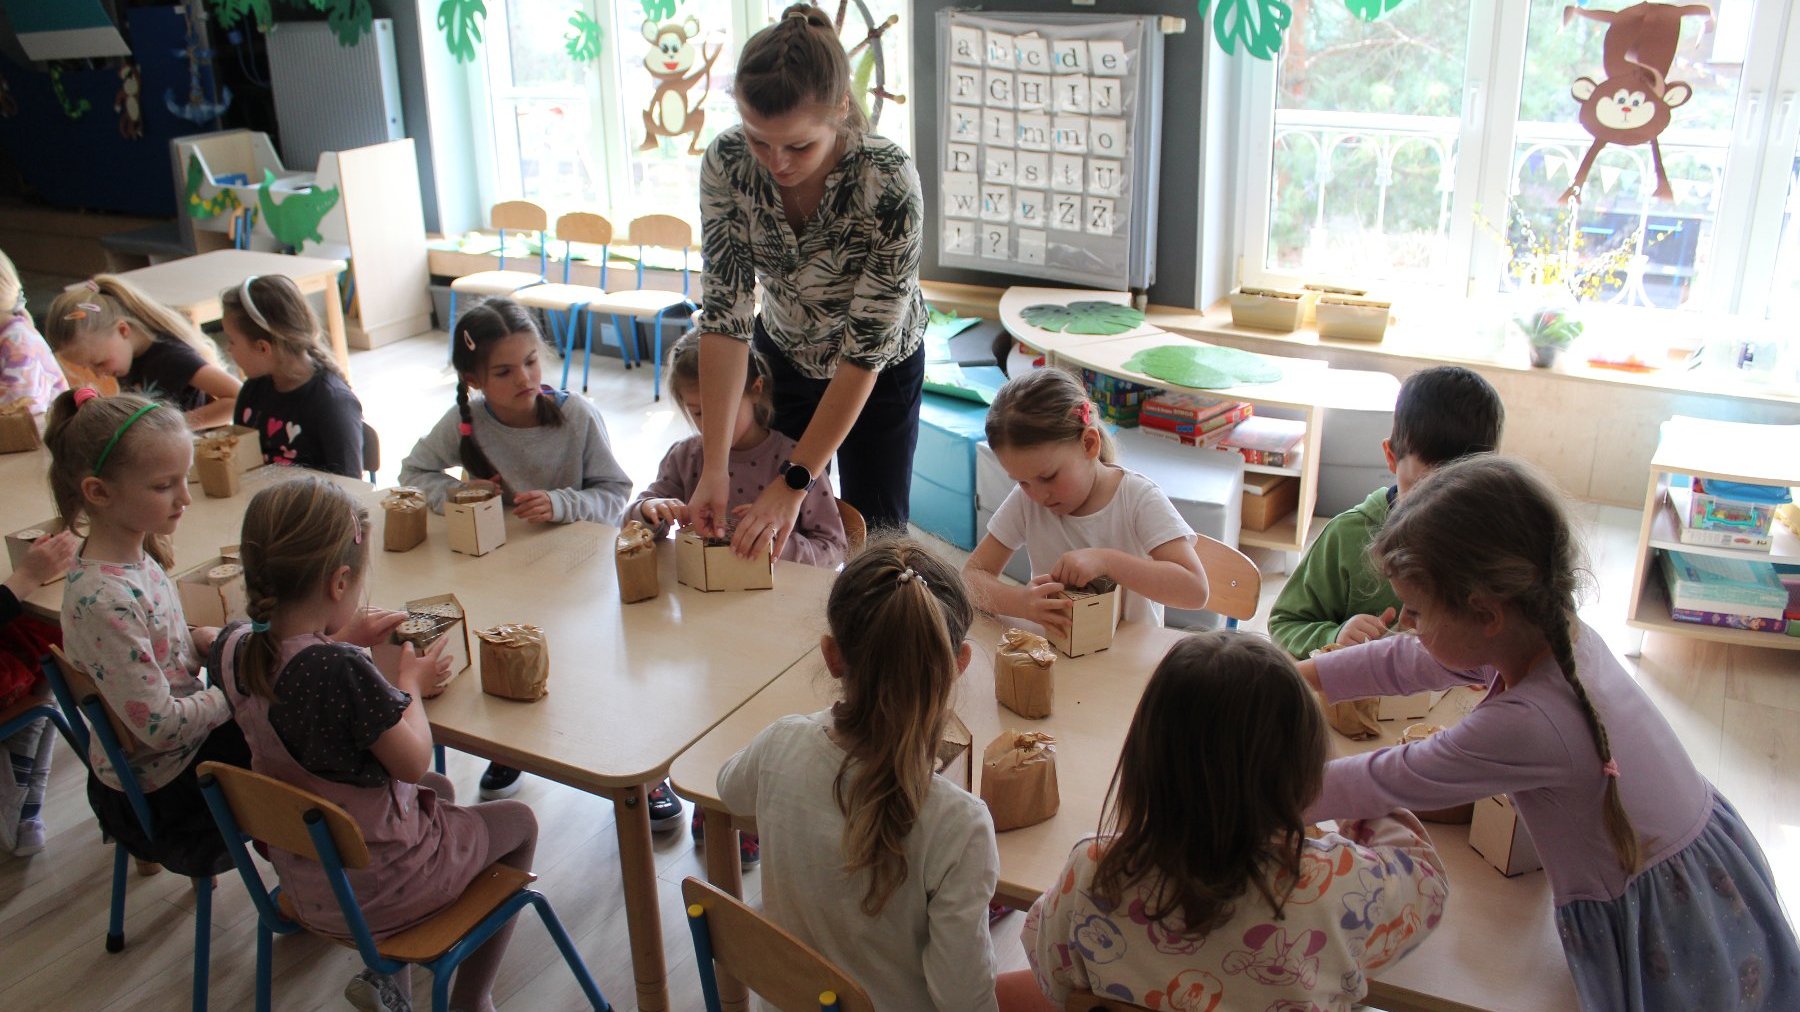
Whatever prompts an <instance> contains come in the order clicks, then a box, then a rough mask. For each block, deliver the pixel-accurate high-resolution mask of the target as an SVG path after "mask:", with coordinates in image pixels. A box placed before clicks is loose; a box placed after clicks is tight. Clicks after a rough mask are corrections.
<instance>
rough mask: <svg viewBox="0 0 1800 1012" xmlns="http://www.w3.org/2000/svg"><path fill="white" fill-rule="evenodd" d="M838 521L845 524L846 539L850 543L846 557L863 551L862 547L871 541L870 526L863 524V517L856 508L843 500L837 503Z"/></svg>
mask: <svg viewBox="0 0 1800 1012" xmlns="http://www.w3.org/2000/svg"><path fill="white" fill-rule="evenodd" d="M837 508H838V519H839V520H841V521H843V524H844V539H845V540H846V541H848V542H849V543H850V549H849V551H847V552H845V553H844V554H845V555H846V556H850V555H855V554H856V553H857V552H860V551H862V546H863V545H865V544H867V543H868V541H869V525H868V524H867V523H864V522H863V515H862V514H861V513H859V512H857V509H856V507H855V506H852V505H850V504H849V503H847V502H845V501H844V500H842V499H839V500H838V501H837Z"/></svg>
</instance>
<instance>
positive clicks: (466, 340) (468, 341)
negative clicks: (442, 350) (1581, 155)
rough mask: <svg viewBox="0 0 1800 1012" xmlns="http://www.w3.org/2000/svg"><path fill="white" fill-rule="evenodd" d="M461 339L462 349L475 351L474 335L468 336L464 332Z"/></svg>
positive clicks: (466, 332)
mask: <svg viewBox="0 0 1800 1012" xmlns="http://www.w3.org/2000/svg"><path fill="white" fill-rule="evenodd" d="M462 339H463V347H465V348H467V349H469V350H470V351H474V350H475V337H474V335H472V334H470V333H469V332H468V331H467V330H465V331H463V332H462Z"/></svg>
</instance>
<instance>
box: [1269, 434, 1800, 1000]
mask: <svg viewBox="0 0 1800 1012" xmlns="http://www.w3.org/2000/svg"><path fill="white" fill-rule="evenodd" d="M1370 551H1371V554H1372V556H1373V558H1374V560H1375V565H1376V568H1377V570H1379V571H1380V573H1381V574H1382V575H1383V576H1384V577H1386V578H1387V579H1388V580H1389V581H1391V582H1392V583H1393V585H1394V589H1395V590H1396V591H1398V592H1399V594H1400V600H1401V601H1403V602H1405V604H1404V607H1403V609H1402V612H1401V624H1402V625H1403V626H1407V627H1410V628H1413V629H1415V630H1416V631H1417V633H1418V635H1416V636H1393V637H1388V638H1387V639H1382V640H1377V641H1374V642H1371V643H1367V644H1364V645H1362V646H1357V647H1352V648H1350V649H1347V650H1339V651H1337V652H1335V653H1327V654H1322V655H1320V656H1319V658H1318V659H1317V660H1312V661H1303V662H1301V664H1300V670H1301V672H1302V674H1304V675H1305V676H1306V677H1307V679H1308V681H1310V682H1312V683H1313V684H1314V686H1315V687H1316V688H1319V689H1320V690H1321V691H1322V692H1323V693H1324V695H1325V696H1326V698H1327V699H1330V700H1332V701H1334V702H1335V701H1337V700H1341V699H1351V698H1357V697H1362V696H1374V695H1389V694H1406V693H1411V692H1418V691H1423V690H1426V689H1434V688H1436V689H1442V688H1448V687H1451V686H1456V685H1463V684H1476V685H1484V686H1486V687H1487V689H1488V693H1487V696H1486V697H1484V698H1483V699H1482V701H1481V702H1480V703H1479V704H1477V705H1476V707H1475V709H1474V710H1473V711H1472V712H1470V713H1469V715H1468V716H1467V717H1464V718H1463V719H1462V720H1461V721H1460V722H1459V723H1457V724H1455V725H1454V726H1452V727H1450V728H1449V729H1447V730H1445V731H1443V732H1441V733H1439V734H1435V735H1432V736H1431V737H1430V738H1427V739H1426V740H1424V741H1420V742H1414V743H1412V744H1409V745H1401V746H1398V747H1395V748H1389V749H1383V750H1382V751H1379V752H1372V753H1369V754H1367V755H1360V756H1354V757H1351V758H1347V759H1339V760H1336V761H1334V762H1332V763H1331V764H1330V765H1329V766H1328V767H1327V768H1326V771H1325V789H1324V793H1323V794H1322V795H1321V796H1320V797H1319V799H1318V800H1317V801H1316V802H1314V803H1313V805H1312V807H1311V808H1310V809H1309V810H1308V816H1309V817H1310V818H1359V817H1365V816H1369V815H1373V814H1377V813H1381V812H1386V811H1388V810H1390V809H1392V808H1394V807H1396V806H1406V807H1409V808H1448V807H1450V806H1452V805H1460V804H1466V803H1468V802H1471V801H1475V800H1477V799H1480V798H1485V797H1488V796H1490V795H1493V794H1500V793H1505V794H1507V795H1508V796H1509V797H1511V799H1512V802H1513V805H1514V806H1515V807H1516V808H1517V809H1518V812H1519V817H1520V818H1521V819H1524V820H1525V824H1526V826H1527V828H1529V829H1530V831H1531V838H1532V842H1533V843H1534V844H1535V845H1536V846H1537V853H1538V857H1539V858H1540V859H1542V861H1543V864H1544V873H1545V875H1546V876H1548V878H1549V880H1550V888H1551V891H1552V893H1553V895H1554V898H1555V904H1556V922H1557V928H1558V930H1559V934H1560V935H1561V937H1562V942H1563V954H1564V956H1566V957H1567V959H1568V961H1569V970H1570V972H1571V973H1572V974H1573V975H1574V978H1575V989H1576V992H1577V993H1578V994H1579V995H1580V996H1581V1003H1582V1005H1583V1006H1584V1007H1586V1008H1590V1009H1608V1010H1612V1009H1702V1008H1704V1009H1724V1008H1735V1009H1770V1010H1773V1009H1793V1008H1800V950H1797V949H1796V945H1795V939H1794V932H1793V929H1792V928H1791V927H1790V926H1789V925H1788V922H1787V919H1786V917H1784V916H1783V914H1782V910H1781V901H1780V899H1779V898H1778V897H1777V896H1776V892H1775V885H1774V881H1773V879H1772V877H1771V875H1770V872H1769V866H1768V862H1767V861H1765V860H1764V858H1763V854H1762V851H1761V849H1760V848H1758V847H1757V845H1756V841H1755V839H1754V838H1753V837H1752V836H1751V834H1750V830H1749V829H1748V827H1746V826H1745V825H1744V822H1743V820H1742V819H1740V818H1739V817H1738V814H1737V811H1736V810H1735V809H1734V808H1732V807H1731V803H1730V802H1728V801H1726V800H1725V798H1724V797H1723V796H1721V795H1720V794H1719V793H1718V791H1717V790H1716V789H1714V788H1713V786H1712V785H1711V784H1709V783H1707V781H1706V779H1705V778H1704V777H1702V776H1701V775H1700V774H1699V772H1697V771H1696V770H1695V769H1694V765H1693V763H1692V762H1690V761H1689V760H1688V757H1687V754H1686V753H1685V752H1683V751H1682V749H1681V745H1680V743H1679V742H1678V741H1677V739H1676V737H1675V734H1674V732H1673V731H1671V730H1670V728H1669V725H1668V722H1667V721H1665V720H1664V719H1663V716H1662V714H1661V713H1659V712H1658V711H1657V709H1656V706H1655V704H1653V703H1652V702H1651V701H1650V699H1649V698H1648V697H1647V696H1645V695H1644V692H1643V690H1642V689H1640V688H1639V687H1638V684H1637V682H1636V681H1634V680H1633V679H1632V677H1631V676H1630V675H1629V674H1628V673H1626V671H1625V670H1624V669H1623V668H1621V667H1620V666H1619V663H1618V661H1617V660H1615V659H1614V658H1613V655H1612V652H1611V651H1610V650H1608V649H1607V646H1606V642H1605V641H1604V640H1602V639H1601V638H1600V635H1599V634H1598V633H1596V632H1594V630H1593V629H1591V628H1589V627H1588V626H1587V625H1586V624H1585V623H1583V622H1581V621H1580V619H1578V618H1577V617H1576V615H1575V590H1576V586H1577V583H1578V576H1577V574H1578V573H1579V572H1580V571H1581V558H1580V555H1581V549H1580V546H1579V544H1578V543H1577V541H1576V537H1575V533H1574V531H1573V530H1572V529H1571V527H1570V524H1569V520H1568V518H1567V517H1566V516H1565V515H1564V514H1563V510H1562V504H1561V501H1560V497H1559V496H1558V494H1557V493H1556V492H1555V491H1554V490H1552V488H1551V487H1550V485H1549V484H1548V483H1547V482H1546V481H1545V480H1544V479H1543V478H1541V477H1539V475H1538V474H1537V472H1536V471H1535V470H1534V469H1532V468H1531V467H1529V466H1527V465H1525V464H1521V463H1518V462H1516V461H1511V460H1507V459H1505V458H1500V457H1494V456H1492V455H1488V454H1483V455H1479V456H1475V457H1470V458H1468V459H1465V460H1461V461H1457V462H1455V463H1451V464H1446V465H1444V466H1443V467H1442V468H1439V469H1438V470H1437V472H1436V473H1434V474H1433V475H1431V476H1430V477H1428V478H1426V479H1425V480H1423V481H1421V482H1420V483H1419V484H1418V485H1417V486H1415V487H1414V488H1413V489H1412V491H1411V492H1409V493H1408V494H1407V496H1406V498H1404V499H1402V500H1401V501H1400V504H1399V505H1398V506H1397V507H1395V509H1394V512H1393V515H1392V516H1390V517H1388V521H1387V524H1386V526H1385V527H1383V529H1382V531H1381V534H1380V535H1379V536H1378V537H1377V538H1376V539H1375V543H1374V545H1373V546H1372V547H1371V549H1370Z"/></svg>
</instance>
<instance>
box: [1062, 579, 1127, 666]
mask: <svg viewBox="0 0 1800 1012" xmlns="http://www.w3.org/2000/svg"><path fill="white" fill-rule="evenodd" d="M1121 593H1122V592H1121V591H1120V590H1119V585H1118V584H1116V583H1114V582H1112V581H1111V580H1108V579H1104V578H1103V579H1099V580H1095V581H1094V582H1093V583H1090V584H1088V585H1087V586H1086V587H1073V588H1070V589H1067V590H1064V591H1063V597H1066V598H1068V599H1069V601H1070V603H1071V604H1072V605H1073V607H1072V608H1071V609H1070V612H1069V633H1068V635H1066V636H1065V635H1063V634H1062V633H1059V632H1057V631H1056V630H1054V629H1051V630H1049V631H1048V632H1047V634H1046V635H1047V637H1048V639H1049V640H1050V644H1051V645H1052V646H1054V647H1056V649H1058V650H1061V651H1062V652H1063V653H1064V654H1066V655H1068V656H1070V657H1082V656H1085V655H1087V654H1092V653H1098V652H1099V651H1101V650H1105V649H1106V648H1108V647H1110V646H1112V641H1113V631H1114V630H1116V629H1117V628H1118V627H1119V599H1120V596H1121Z"/></svg>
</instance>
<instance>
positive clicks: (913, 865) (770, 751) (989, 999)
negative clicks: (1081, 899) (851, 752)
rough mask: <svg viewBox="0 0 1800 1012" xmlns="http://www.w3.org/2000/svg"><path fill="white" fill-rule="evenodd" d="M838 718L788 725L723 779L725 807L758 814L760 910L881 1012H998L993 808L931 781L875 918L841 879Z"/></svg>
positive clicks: (854, 887)
mask: <svg viewBox="0 0 1800 1012" xmlns="http://www.w3.org/2000/svg"><path fill="white" fill-rule="evenodd" d="M830 727H831V712H830V711H829V710H821V711H819V712H818V713H813V714H804V715H802V714H796V715H794V716H790V717H783V718H781V719H780V720H778V721H776V722H775V723H773V724H770V725H769V726H768V727H766V728H763V730H762V732H761V733H759V734H758V735H757V736H756V738H755V739H754V740H752V741H751V742H750V744H749V745H748V746H747V747H745V749H744V750H743V751H742V752H739V753H738V754H737V755H735V756H732V757H731V761H729V762H727V763H726V764H725V767H724V768H723V769H721V770H720V771H719V799H720V800H721V801H723V802H725V805H726V807H727V808H729V809H730V810H731V811H733V812H735V813H737V814H739V815H750V816H754V817H755V818H756V825H757V830H758V832H759V833H760V835H761V837H762V856H763V861H762V866H763V872H762V885H763V888H762V895H763V913H764V914H765V915H766V916H767V917H768V918H769V919H770V920H772V921H774V922H775V923H776V924H778V925H780V926H781V927H783V928H785V929H787V930H788V931H790V932H792V933H793V934H794V935H795V936H796V937H798V938H799V939H800V940H801V941H803V942H805V943H806V944H808V945H810V946H812V947H813V948H814V949H817V950H818V951H819V952H820V953H822V954H823V955H824V956H825V957H826V958H828V959H830V960H831V961H832V962H834V963H836V964H837V965H838V966H840V967H842V968H843V969H844V970H845V972H847V973H849V974H850V976H852V977H854V978H855V979H856V981H857V982H858V983H860V984H861V985H862V986H863V988H864V989H865V990H867V991H868V992H869V997H870V998H871V999H873V1000H874V1002H875V1007H876V1008H878V1009H934V1008H935V1009H940V1010H950V1009H954V1010H969V1012H993V1010H994V1009H995V1003H994V973H995V963H994V946H993V940H992V938H991V937H990V936H989V934H988V921H987V909H988V901H989V900H991V899H993V896H994V886H995V883H996V882H997V881H998V880H999V876H1000V855H999V852H998V851H996V850H995V849H994V823H993V820H992V819H990V818H989V817H988V813H987V806H986V805H984V804H982V803H981V801H980V800H978V799H977V798H975V797H974V796H973V795H971V794H970V793H969V792H968V791H965V790H963V789H962V788H960V787H958V786H957V785H955V784H953V783H951V782H950V781H949V780H946V779H944V778H943V777H942V776H937V777H933V778H932V782H931V790H930V791H929V792H927V793H926V795H925V802H924V804H923V805H922V806H921V807H920V811H919V816H918V820H917V821H916V822H914V823H913V828H912V832H911V833H910V834H908V836H907V838H906V868H907V873H906V880H905V881H904V882H901V883H900V885H899V887H898V888H896V889H895V890H894V893H893V894H892V895H891V896H889V897H888V901H887V905H886V906H884V907H882V908H881V912H880V913H879V914H876V915H875V916H873V917H870V916H868V915H867V914H864V913H863V912H862V907H861V903H862V897H863V893H864V892H865V891H866V890H867V888H868V883H869V875H868V872H866V871H861V872H858V873H856V874H854V875H851V874H847V873H846V872H845V871H844V855H843V836H844V815H843V812H841V811H839V809H838V805H837V797H836V794H835V793H834V791H833V784H834V783H835V782H836V780H837V775H838V769H839V767H840V766H842V765H843V762H844V751H843V750H842V749H840V748H838V746H837V745H836V744H835V743H834V742H832V740H831V738H830V736H829V735H828V733H827V731H828V729H829V728H830Z"/></svg>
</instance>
